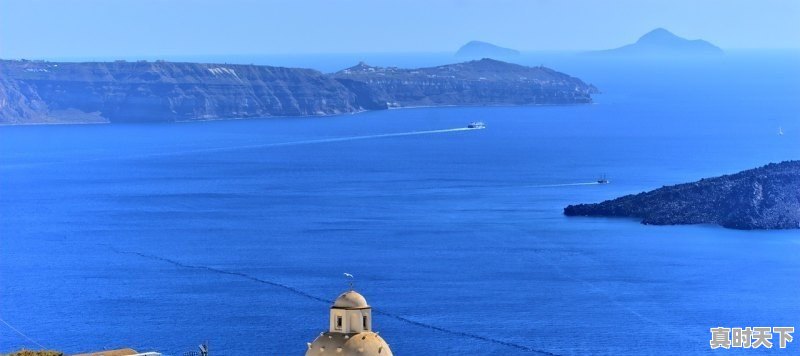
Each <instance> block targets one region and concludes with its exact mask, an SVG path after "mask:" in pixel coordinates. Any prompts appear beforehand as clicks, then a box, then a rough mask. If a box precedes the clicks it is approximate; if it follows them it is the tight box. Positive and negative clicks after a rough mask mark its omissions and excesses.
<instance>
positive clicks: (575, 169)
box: [0, 53, 800, 355]
mask: <svg viewBox="0 0 800 356" xmlns="http://www.w3.org/2000/svg"><path fill="white" fill-rule="evenodd" d="M356 59H357V58H355V57H352V58H351V57H348V58H342V57H332V58H319V57H314V58H305V59H301V60H297V62H298V64H295V65H293V66H311V67H315V68H318V69H320V70H323V71H326V72H327V71H334V70H338V69H341V68H342V67H344V66H348V65H350V64H355V60H356ZM368 59H370V58H368ZM797 59H798V56H797V54H796V53H733V54H729V55H727V56H724V57H721V58H717V59H709V60H704V61H699V62H694V63H692V62H686V61H666V62H645V63H641V62H627V61H623V62H615V61H612V60H597V59H589V58H575V57H570V56H538V55H526V56H523V57H522V58H520V59H519V61H520V62H523V63H525V64H528V65H539V64H544V65H546V66H550V67H553V68H554V69H557V70H561V71H564V72H566V73H568V74H570V75H573V76H577V77H580V78H581V79H583V80H585V81H587V82H590V83H592V84H594V85H596V86H597V87H598V88H600V90H601V91H602V92H603V94H600V95H597V96H596V104H592V105H578V106H546V107H453V108H420V109H407V110H390V111H382V112H370V113H362V114H357V115H343V116H335V117H322V118H272V119H257V120H233V121H216V122H198V123H180V124H128V125H116V124H115V125H77V126H25V127H0V177H2V182H0V215H2V216H3V219H0V283H2V285H3V288H2V289H0V315H2V317H3V319H4V320H6V321H8V322H9V323H12V324H13V325H14V326H16V327H17V328H19V329H20V330H22V331H23V332H24V333H25V334H27V335H28V336H30V337H31V338H33V339H35V340H36V341H38V342H40V343H42V344H44V345H45V346H48V347H52V348H58V349H61V350H63V351H65V352H80V351H89V350H96V349H102V348H105V347H110V348H115V347H133V348H135V349H137V350H158V351H162V352H164V353H165V354H168V355H181V354H182V353H183V352H184V351H189V350H192V349H193V348H194V347H195V345H196V344H198V343H199V342H201V341H203V340H209V341H210V344H211V349H212V350H213V353H214V354H215V355H244V354H270V355H272V354H280V355H284V354H299V353H302V352H304V351H305V348H306V342H310V341H312V340H313V339H314V338H315V337H316V336H317V335H318V333H319V332H321V331H324V330H326V328H327V318H328V314H327V313H328V307H329V304H328V303H327V302H324V301H320V300H319V299H315V298H320V299H322V300H332V299H333V298H335V297H336V296H337V295H338V293H340V292H341V291H343V290H345V289H346V288H347V284H346V281H345V280H344V278H343V277H342V273H343V272H349V273H352V274H354V275H355V276H356V288H357V289H358V290H359V291H360V292H362V294H364V295H365V296H366V298H367V300H368V301H369V302H370V304H371V305H372V306H373V307H374V308H375V310H376V313H380V314H377V315H375V318H374V327H375V329H376V330H378V331H380V332H381V336H382V337H383V338H385V339H386V340H387V341H388V342H389V343H390V345H391V347H392V350H393V351H394V353H396V354H398V355H405V354H436V353H441V354H457V353H462V354H476V353H477V354H492V355H516V354H520V355H527V354H536V352H537V351H544V352H549V353H554V354H566V355H572V354H587V353H591V354H620V353H624V354H632V353H644V354H653V353H662V352H663V351H664V350H669V353H672V354H687V353H704V352H709V351H710V349H709V346H708V339H709V331H708V329H709V328H710V327H716V326H720V325H721V326H729V327H730V326H763V325H767V326H780V325H794V323H796V322H797V320H800V306H798V304H797V300H799V299H800V289H798V288H797V285H798V283H799V282H800V278H798V276H800V260H798V258H797V256H799V255H800V234H798V233H797V231H735V230H726V229H721V228H717V227H712V226H675V227H665V226H644V225H641V224H639V223H638V222H637V221H633V220H626V219H598V218H567V217H565V216H563V215H562V209H563V207H565V206H566V205H568V204H572V203H580V202H596V201H601V200H604V199H610V198H614V197H617V196H620V195H624V194H630V193H637V192H641V191H644V190H650V189H654V188H658V187H660V186H662V185H667V184H676V183H682V182H689V181H693V180H697V179H700V178H704V177H711V176H717V175H721V174H725V173H734V172H737V171H739V170H743V169H748V168H753V167H757V166H761V165H764V164H767V163H769V162H779V161H782V160H789V159H798V152H800V120H798V116H797V113H798V112H800V103H799V102H798V101H797V100H796V99H797V98H798V95H800V84H798V83H800V81H799V80H798V79H800V68H799V67H798V66H797V65H796V63H798V62H797ZM270 60H271V61H273V62H269V63H274V61H276V59H274V58H272V59H259V58H247V59H242V61H244V62H245V63H250V62H256V63H258V62H260V61H270ZM452 61H455V59H453V58H442V57H437V56H425V57H411V56H408V57H403V58H401V60H395V62H392V59H391V58H388V57H386V58H372V60H371V61H369V62H370V64H376V65H398V66H404V67H409V66H415V65H419V64H422V65H431V64H439V63H445V62H452ZM278 64H283V65H288V64H287V63H278ZM334 65H336V66H335V67H334ZM475 120H482V121H484V122H486V123H487V126H488V128H487V129H485V130H471V131H457V130H456V131H449V132H436V133H427V134H404V135H393V134H397V133H414V132H419V131H431V130H446V129H453V128H462V127H464V126H465V125H466V124H467V123H469V122H470V121H475ZM779 127H782V128H783V131H784V132H785V135H784V136H778V135H777V132H778V128H779ZM373 136H374V137H373ZM348 138H357V139H348ZM287 143H291V144H287ZM601 174H606V175H607V176H608V178H609V179H610V180H611V184H608V185H593V184H585V185H581V184H576V183H591V182H594V181H595V180H596V179H597V178H598V176H599V175H601ZM409 320H410V321H413V323H410V322H409ZM597 330H603V332H602V333H599V332H597ZM612 331H613V332H612ZM601 335H602V336H601ZM21 346H27V347H35V346H36V345H33V344H31V343H30V342H28V341H26V340H24V339H21V338H20V337H19V336H18V335H16V334H14V333H13V332H12V331H10V330H8V329H6V328H0V350H12V349H16V348H18V347H21ZM789 346H790V347H793V348H795V347H797V346H798V345H796V342H795V343H794V344H790V345H789ZM476 350H478V351H476ZM748 351H752V350H748ZM775 351H777V350H775Z"/></svg>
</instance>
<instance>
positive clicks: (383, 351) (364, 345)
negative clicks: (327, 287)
mask: <svg viewBox="0 0 800 356" xmlns="http://www.w3.org/2000/svg"><path fill="white" fill-rule="evenodd" d="M329 324H330V325H329V329H328V332H324V333H321V334H320V335H319V337H317V339H316V340H314V342H311V343H309V344H308V350H307V351H306V356H322V355H336V356H350V355H353V356H392V350H390V349H389V344H387V343H386V341H384V340H383V339H382V338H381V337H380V336H379V335H378V334H377V333H374V332H372V307H370V306H369V304H367V300H366V299H364V296H362V295H361V294H359V293H358V292H356V291H354V290H350V291H347V292H344V293H342V294H341V295H340V296H339V297H338V298H336V301H335V302H334V303H333V306H331V313H330V323H329Z"/></svg>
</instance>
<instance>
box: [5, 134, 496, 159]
mask: <svg viewBox="0 0 800 356" xmlns="http://www.w3.org/2000/svg"><path fill="white" fill-rule="evenodd" d="M481 129H482V128H469V127H458V128H452V129H440V130H426V131H409V132H396V133H386V134H376V135H362V136H345V137H332V138H322V139H314V140H299V141H288V142H275V143H261V144H254V145H241V146H226V147H213V148H199V149H192V150H182V151H172V152H157V153H149V154H148V153H145V154H137V155H127V156H115V157H100V158H91V159H84V160H73V161H58V162H52V161H51V162H37V163H21V164H9V165H0V169H11V168H30V167H40V166H50V165H58V164H76V163H91V162H103V161H113V160H128V159H143V158H157V157H170V156H182V155H191V154H197V153H215V152H228V151H239V150H249V149H259V148H270V147H284V146H299V145H313V144H323V143H335V142H346V141H359V140H372V139H380V138H389V137H404V136H418V135H433V134H442V133H450V132H460V131H475V130H481Z"/></svg>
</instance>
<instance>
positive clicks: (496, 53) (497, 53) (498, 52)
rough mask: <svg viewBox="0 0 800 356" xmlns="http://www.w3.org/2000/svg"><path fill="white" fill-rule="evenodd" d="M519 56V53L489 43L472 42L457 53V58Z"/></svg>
mask: <svg viewBox="0 0 800 356" xmlns="http://www.w3.org/2000/svg"><path fill="white" fill-rule="evenodd" d="M515 56H519V51H517V50H515V49H510V48H504V47H500V46H497V45H493V44H491V43H488V42H481V41H470V42H468V43H467V44H465V45H463V46H461V48H459V49H458V51H457V52H456V57H461V58H476V59H480V58H494V59H505V58H509V57H515Z"/></svg>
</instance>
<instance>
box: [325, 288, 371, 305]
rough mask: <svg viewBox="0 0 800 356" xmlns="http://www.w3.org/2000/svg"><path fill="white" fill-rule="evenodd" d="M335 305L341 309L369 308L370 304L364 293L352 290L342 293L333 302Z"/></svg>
mask: <svg viewBox="0 0 800 356" xmlns="http://www.w3.org/2000/svg"><path fill="white" fill-rule="evenodd" d="M333 307H334V308H340V309H360V308H369V305H368V304H367V299H366V298H364V296H363V295H361V294H359V293H358V292H356V291H354V290H351V291H347V292H344V293H342V294H341V295H340V296H339V297H338V298H336V301H335V302H333Z"/></svg>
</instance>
